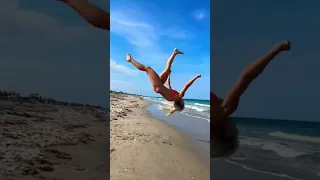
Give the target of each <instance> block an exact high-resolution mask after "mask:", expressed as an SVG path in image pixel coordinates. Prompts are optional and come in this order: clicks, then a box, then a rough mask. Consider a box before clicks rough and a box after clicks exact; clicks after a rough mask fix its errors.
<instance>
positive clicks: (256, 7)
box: [211, 0, 320, 121]
mask: <svg viewBox="0 0 320 180" xmlns="http://www.w3.org/2000/svg"><path fill="white" fill-rule="evenodd" d="M319 6H320V1H289V0H283V1H275V0H272V1H254V0H243V1H232V0H224V1H215V3H214V4H213V5H212V7H211V12H212V14H211V23H212V27H213V29H212V34H211V37H212V38H211V39H212V44H211V45H212V46H211V47H212V48H211V53H212V54H213V56H212V61H211V62H212V67H211V75H212V90H213V91H215V92H216V93H217V94H218V95H219V96H221V97H225V96H226V94H227V92H228V91H229V90H230V88H231V87H232V86H233V85H234V83H235V82H236V80H237V78H238V76H239V75H240V73H241V72H242V70H243V69H244V68H245V66H246V65H248V64H250V63H251V62H253V61H254V60H255V59H256V58H258V57H260V56H261V55H263V54H264V53H266V52H267V51H269V50H270V48H272V47H273V46H274V44H275V43H277V42H279V41H281V40H285V39H289V40H291V41H292V51H291V52H288V53H283V54H281V55H280V56H279V57H277V59H276V60H275V61H274V62H272V63H271V64H270V66H268V67H267V69H266V70H265V71H264V73H263V75H262V76H261V77H259V78H258V79H256V80H255V81H254V82H253V84H252V85H251V86H250V87H249V89H248V90H247V92H246V93H245V94H244V95H243V97H242V98H241V103H240V107H239V109H238V111H237V112H236V113H235V114H234V116H242V117H261V118H281V119H282V118H283V119H294V120H309V121H320V118H319V101H320V94H319V92H320V84H319V79H320V71H319V68H320V61H319V57H320V51H319V42H320V36H319V32H320V21H319V18H320V11H319V8H318V7H319Z"/></svg>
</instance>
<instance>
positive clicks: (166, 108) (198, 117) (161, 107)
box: [158, 105, 210, 122]
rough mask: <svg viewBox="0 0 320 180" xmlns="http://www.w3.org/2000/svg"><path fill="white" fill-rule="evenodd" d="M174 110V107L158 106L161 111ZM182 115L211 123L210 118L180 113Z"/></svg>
mask: <svg viewBox="0 0 320 180" xmlns="http://www.w3.org/2000/svg"><path fill="white" fill-rule="evenodd" d="M171 108H172V106H162V105H158V109H160V110H166V111H168V110H170V109H171ZM180 113H181V114H184V115H186V116H189V117H193V118H197V119H203V120H206V121H208V122H210V119H208V118H204V117H200V116H195V115H191V114H188V113H185V112H180Z"/></svg>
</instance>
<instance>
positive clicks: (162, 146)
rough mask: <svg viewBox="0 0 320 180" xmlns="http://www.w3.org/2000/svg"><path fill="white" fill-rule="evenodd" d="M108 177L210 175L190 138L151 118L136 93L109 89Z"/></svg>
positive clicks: (162, 179) (161, 179)
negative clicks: (130, 93)
mask: <svg viewBox="0 0 320 180" xmlns="http://www.w3.org/2000/svg"><path fill="white" fill-rule="evenodd" d="M110 96H111V99H110V107H111V109H110V110H111V112H110V115H111V122H110V130H111V132H110V133H111V138H110V146H111V149H110V150H111V154H110V177H111V180H123V179H126V180H131V179H132V180H151V179H152V180H168V179H175V180H186V179H187V180H188V179H190V180H191V179H201V180H202V179H209V177H210V173H209V167H207V166H205V165H204V164H203V163H201V162H200V161H199V159H198V158H197V157H196V155H195V154H194V152H193V151H192V148H191V144H190V143H189V141H188V140H187V139H186V138H185V137H184V136H182V135H181V134H180V133H179V132H178V131H176V130H175V129H173V128H172V127H170V126H168V125H166V124H164V123H163V122H161V121H159V120H156V119H153V118H151V117H150V116H149V115H148V113H147V112H146V110H145V107H146V106H148V104H147V103H146V102H145V101H143V99H142V98H141V97H139V96H134V95H127V94H114V93H111V95H110Z"/></svg>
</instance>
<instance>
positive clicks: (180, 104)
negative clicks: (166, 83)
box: [173, 99, 184, 111]
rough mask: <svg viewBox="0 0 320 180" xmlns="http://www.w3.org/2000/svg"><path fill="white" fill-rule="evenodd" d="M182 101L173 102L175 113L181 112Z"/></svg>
mask: <svg viewBox="0 0 320 180" xmlns="http://www.w3.org/2000/svg"><path fill="white" fill-rule="evenodd" d="M181 101H183V100H182V99H181V100H180V101H175V102H174V104H173V105H174V108H175V109H176V110H177V111H182V110H183V109H184V103H183V102H181Z"/></svg>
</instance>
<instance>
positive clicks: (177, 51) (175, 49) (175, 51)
mask: <svg viewBox="0 0 320 180" xmlns="http://www.w3.org/2000/svg"><path fill="white" fill-rule="evenodd" d="M173 52H174V53H175V54H184V53H183V52H181V51H179V49H177V48H174V50H173Z"/></svg>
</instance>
